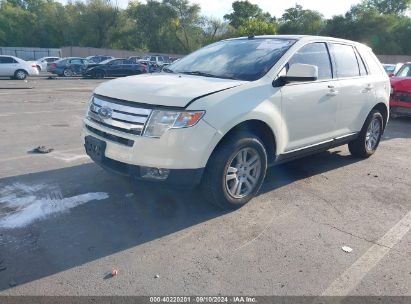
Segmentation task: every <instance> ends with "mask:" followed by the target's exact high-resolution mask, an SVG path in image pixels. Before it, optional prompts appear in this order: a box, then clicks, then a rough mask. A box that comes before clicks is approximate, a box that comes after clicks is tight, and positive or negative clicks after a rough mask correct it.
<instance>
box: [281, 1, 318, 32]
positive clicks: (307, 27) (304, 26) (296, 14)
mask: <svg viewBox="0 0 411 304" xmlns="http://www.w3.org/2000/svg"><path fill="white" fill-rule="evenodd" d="M324 26H325V20H324V17H323V16H322V15H321V14H320V13H319V12H316V11H312V10H306V9H303V7H302V6H301V5H298V4H296V5H295V6H294V7H291V8H289V9H287V10H286V11H285V12H284V14H283V16H282V17H281V19H280V26H279V32H280V33H281V34H304V35H318V34H319V33H321V31H322V30H323V28H324Z"/></svg>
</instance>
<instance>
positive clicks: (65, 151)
mask: <svg viewBox="0 0 411 304" xmlns="http://www.w3.org/2000/svg"><path fill="white" fill-rule="evenodd" d="M81 150H84V148H83V147H80V148H73V149H67V150H59V151H57V152H58V153H59V154H58V156H61V153H68V152H75V151H81ZM30 157H33V154H25V155H20V156H14V157H8V158H2V159H0V163H1V162H8V161H12V160H19V159H25V158H30ZM56 158H57V159H58V157H56Z"/></svg>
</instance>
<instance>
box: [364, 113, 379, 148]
mask: <svg viewBox="0 0 411 304" xmlns="http://www.w3.org/2000/svg"><path fill="white" fill-rule="evenodd" d="M380 136H381V121H380V120H379V119H378V118H374V119H373V120H372V121H371V123H370V125H369V126H368V129H367V133H366V135H365V146H366V148H367V150H368V151H372V150H375V149H376V148H377V145H378V142H379V140H380Z"/></svg>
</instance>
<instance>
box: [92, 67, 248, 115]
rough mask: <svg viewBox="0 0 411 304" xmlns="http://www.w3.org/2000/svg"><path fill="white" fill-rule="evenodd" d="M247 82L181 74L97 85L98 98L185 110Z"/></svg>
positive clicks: (121, 80)
mask: <svg viewBox="0 0 411 304" xmlns="http://www.w3.org/2000/svg"><path fill="white" fill-rule="evenodd" d="M244 83H247V81H241V80H231V79H220V78H211V77H202V76H192V75H184V74H166V73H158V74H144V75H138V76H130V77H126V78H118V79H114V80H111V81H108V82H105V83H103V84H101V85H100V86H98V87H97V88H96V89H95V91H94V93H95V94H98V95H102V96H107V97H112V98H116V99H122V100H127V101H134V102H139V103H146V104H152V105H159V106H170V107H185V106H186V105H187V104H188V103H189V102H190V101H191V100H193V99H194V98H197V97H200V96H203V95H209V94H212V93H214V92H217V91H222V90H225V89H229V88H232V87H236V86H239V85H241V84H244Z"/></svg>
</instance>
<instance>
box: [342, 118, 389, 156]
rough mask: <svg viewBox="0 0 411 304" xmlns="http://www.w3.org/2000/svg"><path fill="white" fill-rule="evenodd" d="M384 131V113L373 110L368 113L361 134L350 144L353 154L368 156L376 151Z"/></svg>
mask: <svg viewBox="0 0 411 304" xmlns="http://www.w3.org/2000/svg"><path fill="white" fill-rule="evenodd" d="M383 132H384V118H383V116H382V114H381V113H380V112H379V111H377V110H373V111H371V113H370V114H369V115H368V117H367V119H366V121H365V123H364V126H363V127H362V129H361V132H360V134H359V136H358V137H357V138H356V139H355V140H353V141H351V142H350V143H349V144H348V149H349V150H350V153H351V154H352V155H353V156H356V157H360V158H368V157H370V156H371V155H373V154H374V153H375V151H376V150H377V148H378V145H379V143H380V140H381V137H382V134H383Z"/></svg>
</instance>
